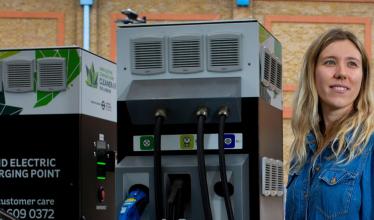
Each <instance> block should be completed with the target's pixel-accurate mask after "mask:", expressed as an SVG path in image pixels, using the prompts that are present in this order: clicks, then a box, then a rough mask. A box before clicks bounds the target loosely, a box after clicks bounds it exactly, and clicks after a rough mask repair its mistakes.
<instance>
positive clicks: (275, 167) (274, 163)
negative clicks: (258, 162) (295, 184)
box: [262, 157, 283, 196]
mask: <svg viewBox="0 0 374 220" xmlns="http://www.w3.org/2000/svg"><path fill="white" fill-rule="evenodd" d="M262 194H263V195H264V196H282V195H283V162H282V161H280V160H275V159H271V158H267V157H263V158H262Z"/></svg>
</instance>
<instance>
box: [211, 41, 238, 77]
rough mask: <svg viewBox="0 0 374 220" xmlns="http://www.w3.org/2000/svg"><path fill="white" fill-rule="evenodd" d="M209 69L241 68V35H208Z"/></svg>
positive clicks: (223, 70) (227, 70) (234, 69)
mask: <svg viewBox="0 0 374 220" xmlns="http://www.w3.org/2000/svg"><path fill="white" fill-rule="evenodd" d="M208 70H209V71H213V72H231V71H238V70H241V35H236V34H222V35H212V36H209V37H208Z"/></svg>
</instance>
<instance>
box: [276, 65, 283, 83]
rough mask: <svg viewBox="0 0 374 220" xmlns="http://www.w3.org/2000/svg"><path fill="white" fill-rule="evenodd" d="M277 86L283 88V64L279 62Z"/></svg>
mask: <svg viewBox="0 0 374 220" xmlns="http://www.w3.org/2000/svg"><path fill="white" fill-rule="evenodd" d="M276 87H277V88H278V89H280V90H281V89H282V64H280V63H279V62H277V82H276Z"/></svg>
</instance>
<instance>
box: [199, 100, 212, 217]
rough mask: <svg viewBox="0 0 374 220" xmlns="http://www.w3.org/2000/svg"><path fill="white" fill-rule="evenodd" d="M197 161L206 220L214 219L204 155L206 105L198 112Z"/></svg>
mask: <svg viewBox="0 0 374 220" xmlns="http://www.w3.org/2000/svg"><path fill="white" fill-rule="evenodd" d="M196 115H197V121H198V122H197V138H196V139H197V140H196V142H197V162H198V169H199V181H200V190H201V198H202V201H203V209H204V216H205V218H204V219H205V220H212V219H213V217H212V210H211V208H210V199H209V191H208V184H207V180H206V168H205V156H204V122H205V119H206V117H207V115H208V109H207V108H206V107H202V108H200V109H199V110H198V111H197V112H196Z"/></svg>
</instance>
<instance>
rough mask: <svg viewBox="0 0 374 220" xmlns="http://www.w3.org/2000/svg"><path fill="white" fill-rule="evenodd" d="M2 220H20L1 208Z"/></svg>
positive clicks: (0, 217)
mask: <svg viewBox="0 0 374 220" xmlns="http://www.w3.org/2000/svg"><path fill="white" fill-rule="evenodd" d="M0 219H4V220H18V219H17V218H16V217H14V216H13V215H11V214H9V213H7V212H6V211H5V210H4V209H1V208H0Z"/></svg>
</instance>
